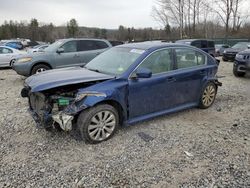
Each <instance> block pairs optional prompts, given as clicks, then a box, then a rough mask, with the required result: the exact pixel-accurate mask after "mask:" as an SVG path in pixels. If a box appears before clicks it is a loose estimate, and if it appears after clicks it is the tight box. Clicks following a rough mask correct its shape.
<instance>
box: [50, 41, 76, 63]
mask: <svg viewBox="0 0 250 188" xmlns="http://www.w3.org/2000/svg"><path fill="white" fill-rule="evenodd" d="M60 48H63V49H64V52H62V53H55V64H56V68H62V67H72V66H78V65H80V55H79V53H78V52H77V41H76V40H73V41H69V42H66V43H65V44H63V45H62V46H61V47H60Z"/></svg>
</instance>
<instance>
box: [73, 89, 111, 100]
mask: <svg viewBox="0 0 250 188" xmlns="http://www.w3.org/2000/svg"><path fill="white" fill-rule="evenodd" d="M88 96H95V97H106V94H105V93H98V92H91V91H90V92H84V93H80V94H78V95H77V96H76V98H75V101H76V102H78V101H80V100H82V99H84V98H85V97H88Z"/></svg>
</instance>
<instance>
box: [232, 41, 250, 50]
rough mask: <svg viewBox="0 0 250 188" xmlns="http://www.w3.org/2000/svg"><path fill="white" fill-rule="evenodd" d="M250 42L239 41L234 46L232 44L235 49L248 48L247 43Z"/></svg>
mask: <svg viewBox="0 0 250 188" xmlns="http://www.w3.org/2000/svg"><path fill="white" fill-rule="evenodd" d="M249 44H250V43H245V42H244V43H243V42H241V43H237V44H235V45H234V46H232V48H234V49H237V48H242V49H246V48H247V45H249Z"/></svg>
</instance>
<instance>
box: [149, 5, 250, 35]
mask: <svg viewBox="0 0 250 188" xmlns="http://www.w3.org/2000/svg"><path fill="white" fill-rule="evenodd" d="M246 6H249V0H156V5H155V6H154V7H153V17H154V18H155V20H157V21H158V22H159V23H160V24H161V25H162V26H163V27H165V28H169V27H170V28H176V29H177V30H178V35H179V38H193V37H204V38H215V37H225V38H228V37H249V34H248V33H249V24H250V22H249V19H248V18H249V15H248V12H246V11H247V10H245V9H244V7H246Z"/></svg>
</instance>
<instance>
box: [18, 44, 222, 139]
mask: <svg viewBox="0 0 250 188" xmlns="http://www.w3.org/2000/svg"><path fill="white" fill-rule="evenodd" d="M217 70H218V65H217V62H216V60H215V59H214V58H213V57H211V56H210V55H208V54H207V53H205V52H203V51H202V50H199V49H197V48H194V47H191V46H187V45H182V44H168V43H155V42H144V43H134V44H125V45H120V46H117V47H113V48H111V49H110V50H107V51H106V52H104V53H102V54H101V55H99V56H97V57H96V58H95V59H93V60H92V61H91V62H89V63H88V64H87V65H86V66H85V67H74V68H66V69H58V70H51V71H46V72H43V73H40V74H37V75H34V76H31V77H29V78H27V79H26V81H25V84H24V86H25V87H24V88H23V90H22V92H21V95H22V96H23V97H27V98H28V99H29V100H28V102H29V109H30V112H31V115H32V117H33V118H34V120H35V121H36V124H37V126H39V127H43V128H45V129H47V130H50V129H51V128H52V127H54V128H58V129H62V130H64V131H71V130H73V129H74V126H76V129H77V130H78V131H79V132H80V134H81V136H82V138H83V139H84V140H85V141H87V142H90V143H99V142H102V141H105V140H107V139H109V138H110V137H112V135H113V134H114V133H115V131H116V130H117V128H118V127H119V126H120V125H130V124H134V123H137V122H139V121H143V120H147V119H150V118H153V117H156V116H159V115H163V114H169V113H173V112H177V111H180V110H184V109H188V108H192V107H200V108H202V109H205V108H208V107H210V106H211V105H212V104H213V103H214V101H215V97H216V94H217V88H218V86H221V83H220V82H219V81H218V80H217V77H216V73H217ZM74 130H75V129H74Z"/></svg>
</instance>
